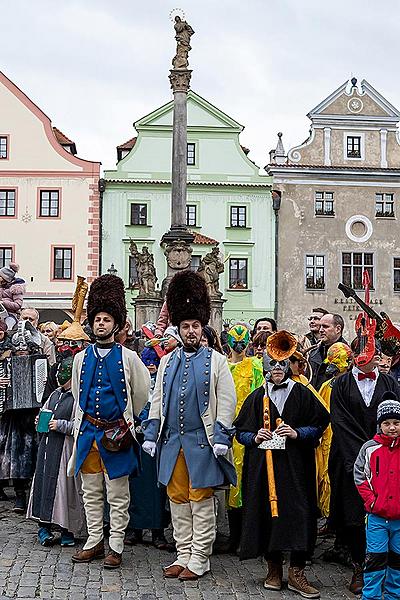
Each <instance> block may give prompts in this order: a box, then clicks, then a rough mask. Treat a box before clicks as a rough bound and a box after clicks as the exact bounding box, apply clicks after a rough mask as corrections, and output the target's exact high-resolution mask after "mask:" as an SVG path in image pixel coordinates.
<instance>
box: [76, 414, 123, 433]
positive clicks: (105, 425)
mask: <svg viewBox="0 0 400 600" xmlns="http://www.w3.org/2000/svg"><path fill="white" fill-rule="evenodd" d="M84 417H85V419H86V421H89V423H92V425H95V426H96V427H99V429H112V428H113V427H120V426H121V425H122V424H123V423H125V421H124V419H118V421H106V420H105V419H95V418H94V417H91V416H90V415H88V414H87V413H85V415H84Z"/></svg>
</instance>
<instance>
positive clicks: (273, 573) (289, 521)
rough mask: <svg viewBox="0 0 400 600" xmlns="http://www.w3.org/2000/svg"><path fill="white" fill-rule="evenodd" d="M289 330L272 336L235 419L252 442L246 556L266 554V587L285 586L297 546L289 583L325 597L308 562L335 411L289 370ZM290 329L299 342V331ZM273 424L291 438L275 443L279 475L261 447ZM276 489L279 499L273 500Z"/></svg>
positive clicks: (242, 437) (239, 432)
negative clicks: (259, 375) (317, 453)
mask: <svg viewBox="0 0 400 600" xmlns="http://www.w3.org/2000/svg"><path fill="white" fill-rule="evenodd" d="M288 335H290V334H287V332H283V331H280V332H277V333H275V334H273V335H272V336H270V337H269V339H268V344H267V352H266V354H265V355H264V361H263V366H264V373H265V383H264V385H262V386H260V387H258V388H257V389H256V390H255V391H254V392H252V393H251V394H250V395H249V396H248V398H247V399H246V400H245V402H244V404H243V406H242V408H241V410H240V412H239V415H238V416H237V418H236V419H235V421H234V426H235V427H236V437H237V439H238V441H239V443H241V444H243V445H244V446H245V460H244V466H243V486H242V488H243V524H242V535H241V540H240V554H239V557H240V559H242V560H245V559H250V558H257V557H259V556H263V557H265V559H266V560H267V563H268V574H267V578H266V579H265V581H264V587H265V589H267V590H273V591H279V590H281V588H282V578H283V552H284V551H287V550H289V551H290V566H289V573H288V588H289V589H290V590H293V591H295V592H297V593H299V594H300V595H301V596H302V597H304V598H319V597H320V592H319V590H318V589H316V588H315V587H314V586H313V585H311V584H310V583H309V582H308V580H307V577H306V575H305V571H304V569H305V566H306V559H307V556H308V553H309V549H310V547H311V546H312V544H313V542H314V537H315V534H314V529H315V514H316V504H317V501H316V489H315V457H314V450H315V445H316V443H317V442H318V439H319V438H320V436H321V435H322V432H323V431H324V429H325V428H326V427H327V425H328V423H329V414H328V412H327V410H326V409H325V408H324V407H323V405H322V404H321V402H319V401H318V400H317V398H315V396H314V395H313V394H312V392H311V391H310V390H308V389H307V388H306V386H304V385H302V384H300V383H296V382H294V381H293V380H291V379H290V378H289V375H290V362H289V356H288V354H285V352H282V351H279V352H278V351H277V350H276V349H277V348H278V347H279V345H280V344H279V340H280V339H281V338H282V337H283V336H285V337H286V339H287V336H288ZM290 337H291V338H292V340H293V343H294V347H295V345H296V339H295V338H294V337H293V336H290ZM273 432H274V434H275V436H277V437H279V438H285V442H284V448H280V449H273V450H271V452H272V458H273V469H272V471H273V473H274V477H272V473H271V470H270V469H268V468H267V464H266V462H267V461H266V453H265V450H264V449H262V448H260V447H259V446H260V444H262V443H263V442H268V441H271V440H272V438H273ZM275 444H276V442H275ZM275 447H276V446H275ZM273 479H274V482H275V486H274V483H273ZM274 487H275V493H274V491H273V489H274ZM273 496H276V498H277V506H276V507H275V506H274V505H273V504H271V500H272V499H273ZM275 508H277V514H274V513H275Z"/></svg>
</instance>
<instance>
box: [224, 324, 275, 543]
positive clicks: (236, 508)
mask: <svg viewBox="0 0 400 600" xmlns="http://www.w3.org/2000/svg"><path fill="white" fill-rule="evenodd" d="M263 334H264V335H268V333H267V332H266V331H260V332H259V333H258V334H257V335H258V336H260V335H263ZM249 343H250V331H249V330H248V329H247V328H246V327H245V326H244V325H240V324H237V325H234V327H232V328H231V329H230V330H229V332H228V344H229V347H230V349H231V356H230V358H229V363H228V364H229V369H230V372H231V373H232V377H233V381H234V384H235V391H236V410H235V417H237V415H238V414H239V412H240V409H241V408H242V406H243V402H244V401H245V400H246V398H247V396H249V394H251V392H253V391H254V390H255V389H256V388H258V387H260V385H262V384H263V381H264V376H263V368H262V361H261V360H260V359H259V358H256V357H254V356H246V350H247V347H248V345H249ZM233 457H234V464H235V469H236V475H237V482H236V485H234V486H231V488H230V490H229V493H228V501H227V509H228V511H227V513H228V522H229V545H228V551H229V552H232V553H236V552H237V550H238V548H239V544H240V535H241V528H242V506H243V502H242V470H243V459H244V446H243V445H242V444H240V443H239V442H238V440H237V439H236V438H235V439H234V440H233Z"/></svg>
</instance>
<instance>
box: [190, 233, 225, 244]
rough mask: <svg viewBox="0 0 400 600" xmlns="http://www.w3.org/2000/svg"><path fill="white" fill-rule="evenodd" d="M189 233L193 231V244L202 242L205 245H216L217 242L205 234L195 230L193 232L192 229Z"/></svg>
mask: <svg viewBox="0 0 400 600" xmlns="http://www.w3.org/2000/svg"><path fill="white" fill-rule="evenodd" d="M191 233H194V240H193V244H204V245H207V246H216V245H217V244H218V243H219V242H218V241H217V240H214V239H213V238H210V237H207V236H206V235H202V234H201V233H197V232H196V233H195V232H194V231H192V232H191Z"/></svg>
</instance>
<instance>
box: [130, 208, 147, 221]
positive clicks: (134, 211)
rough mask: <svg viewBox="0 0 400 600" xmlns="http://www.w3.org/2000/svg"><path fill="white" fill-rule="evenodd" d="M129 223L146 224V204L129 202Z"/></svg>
mask: <svg viewBox="0 0 400 600" xmlns="http://www.w3.org/2000/svg"><path fill="white" fill-rule="evenodd" d="M131 225H147V204H131Z"/></svg>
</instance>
